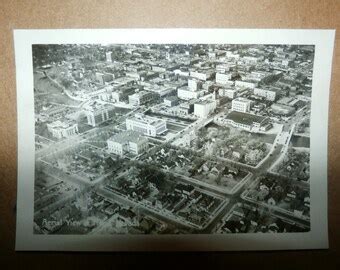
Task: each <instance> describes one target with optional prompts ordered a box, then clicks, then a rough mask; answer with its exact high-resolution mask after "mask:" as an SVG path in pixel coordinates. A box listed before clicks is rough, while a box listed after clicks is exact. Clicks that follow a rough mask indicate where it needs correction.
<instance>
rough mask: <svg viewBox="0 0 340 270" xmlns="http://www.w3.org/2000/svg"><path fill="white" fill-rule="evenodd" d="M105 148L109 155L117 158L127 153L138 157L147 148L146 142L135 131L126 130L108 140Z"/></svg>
mask: <svg viewBox="0 0 340 270" xmlns="http://www.w3.org/2000/svg"><path fill="white" fill-rule="evenodd" d="M107 147H108V151H109V152H110V153H114V154H117V155H119V156H123V155H124V154H127V153H129V154H133V155H139V154H141V153H143V152H144V151H145V150H146V149H147V148H148V140H147V139H146V138H145V137H143V136H142V135H141V134H140V133H138V132H136V131H133V130H126V131H123V132H121V133H119V134H116V135H114V136H112V137H111V138H109V139H108V140H107Z"/></svg>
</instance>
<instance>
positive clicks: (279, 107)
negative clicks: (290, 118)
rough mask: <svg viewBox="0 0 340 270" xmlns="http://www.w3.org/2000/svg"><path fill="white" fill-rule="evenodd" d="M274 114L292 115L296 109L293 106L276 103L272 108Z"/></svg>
mask: <svg viewBox="0 0 340 270" xmlns="http://www.w3.org/2000/svg"><path fill="white" fill-rule="evenodd" d="M271 109H272V112H273V113H275V114H279V115H291V114H293V113H294V112H295V108H294V107H292V106H288V105H284V104H278V103H274V104H273V105H272V106H271Z"/></svg>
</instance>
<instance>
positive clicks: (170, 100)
mask: <svg viewBox="0 0 340 270" xmlns="http://www.w3.org/2000/svg"><path fill="white" fill-rule="evenodd" d="M164 104H165V105H166V106H168V107H173V106H176V105H178V98H177V97H176V96H170V97H166V98H164Z"/></svg>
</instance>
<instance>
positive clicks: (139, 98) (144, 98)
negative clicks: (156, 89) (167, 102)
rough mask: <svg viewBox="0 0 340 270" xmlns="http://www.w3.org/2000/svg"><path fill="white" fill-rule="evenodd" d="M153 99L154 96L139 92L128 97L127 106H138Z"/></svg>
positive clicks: (149, 93)
mask: <svg viewBox="0 0 340 270" xmlns="http://www.w3.org/2000/svg"><path fill="white" fill-rule="evenodd" d="M153 99H154V94H153V93H151V92H147V91H140V92H138V93H135V94H133V95H130V96H129V104H131V105H133V106H140V105H143V104H145V103H147V102H149V101H152V100H153Z"/></svg>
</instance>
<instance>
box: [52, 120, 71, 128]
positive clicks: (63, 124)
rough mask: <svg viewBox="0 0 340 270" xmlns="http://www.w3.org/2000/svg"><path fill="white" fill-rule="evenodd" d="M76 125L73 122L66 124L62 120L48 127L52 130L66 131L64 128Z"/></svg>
mask: <svg viewBox="0 0 340 270" xmlns="http://www.w3.org/2000/svg"><path fill="white" fill-rule="evenodd" d="M74 124H75V122H72V121H66V122H62V121H60V120H57V121H54V122H52V123H49V124H48V126H49V127H51V128H55V129H56V128H59V129H64V128H68V127H70V126H73V125H74Z"/></svg>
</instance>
